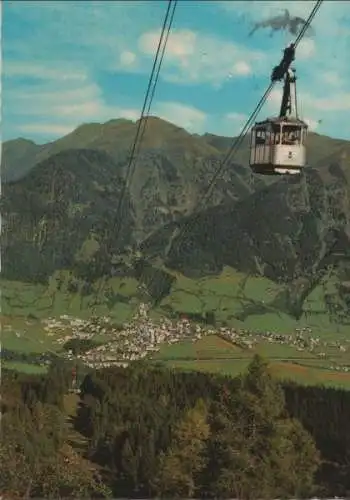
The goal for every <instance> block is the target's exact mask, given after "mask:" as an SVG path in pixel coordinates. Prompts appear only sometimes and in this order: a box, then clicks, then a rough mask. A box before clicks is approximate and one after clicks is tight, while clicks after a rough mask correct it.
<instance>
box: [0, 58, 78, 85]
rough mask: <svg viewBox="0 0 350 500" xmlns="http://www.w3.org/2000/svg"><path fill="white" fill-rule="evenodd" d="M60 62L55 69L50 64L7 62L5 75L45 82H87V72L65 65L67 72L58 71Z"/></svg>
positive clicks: (56, 63) (4, 70)
mask: <svg viewBox="0 0 350 500" xmlns="http://www.w3.org/2000/svg"><path fill="white" fill-rule="evenodd" d="M59 66H60V64H59V62H58V61H56V62H55V67H52V66H50V64H37V63H35V62H27V61H6V62H5V64H4V68H3V75H4V76H8V77H17V76H20V77H23V76H24V77H34V78H39V79H45V80H48V79H50V80H64V81H67V80H69V81H70V80H75V81H85V80H86V79H87V75H86V72H85V71H78V70H77V69H76V68H74V67H70V68H69V67H68V68H67V65H66V64H65V67H66V68H65V71H62V70H61V69H58V67H59Z"/></svg>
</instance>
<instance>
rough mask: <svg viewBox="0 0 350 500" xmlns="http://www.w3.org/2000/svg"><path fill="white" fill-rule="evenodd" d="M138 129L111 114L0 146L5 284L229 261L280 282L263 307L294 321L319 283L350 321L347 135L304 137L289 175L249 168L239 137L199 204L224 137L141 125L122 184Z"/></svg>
mask: <svg viewBox="0 0 350 500" xmlns="http://www.w3.org/2000/svg"><path fill="white" fill-rule="evenodd" d="M136 128H137V122H136V123H135V122H132V121H129V120H124V119H118V120H111V121H109V122H107V123H104V124H99V123H91V124H85V125H82V126H80V127H78V128H77V129H76V130H74V131H73V132H72V133H70V134H68V135H66V136H64V137H62V138H61V139H59V140H57V141H54V142H51V143H48V144H45V145H37V144H35V143H34V142H32V141H28V140H26V139H22V138H21V139H16V140H12V141H8V142H5V143H4V144H3V156H2V178H3V196H2V201H1V203H2V214H3V219H2V224H3V236H2V241H3V277H5V278H7V279H11V280H20V281H30V282H35V281H41V282H45V280H47V278H48V277H49V276H50V275H51V274H52V273H54V272H55V271H56V270H57V269H71V270H72V271H73V272H76V273H82V272H83V274H84V276H87V275H90V276H92V277H93V279H97V278H98V277H100V276H102V275H106V274H108V273H109V272H110V271H111V269H114V270H115V269H118V266H119V268H120V262H121V256H124V258H123V259H122V261H123V263H124V264H125V262H126V261H128V262H129V261H130V258H129V257H130V255H131V256H132V259H131V261H132V262H135V258H136V257H135V256H136V255H137V256H138V257H137V259H138V263H139V262H140V259H141V260H142V262H143V263H147V265H153V266H155V267H157V268H158V269H159V268H162V270H163V271H164V272H166V271H167V270H170V269H172V270H176V271H178V272H180V273H182V274H184V275H187V276H189V277H192V278H193V279H201V278H202V277H203V276H207V275H218V274H219V273H220V272H221V271H222V269H223V268H224V267H225V266H229V267H232V268H234V269H236V270H238V271H241V272H244V273H247V275H254V276H256V275H258V276H259V275H260V276H266V277H267V278H269V279H271V280H272V281H275V282H276V283H280V284H282V285H283V287H284V288H283V293H281V294H280V296H279V297H278V298H277V299H275V306H276V307H278V308H279V309H281V310H283V311H285V312H287V313H288V314H291V315H293V316H294V317H296V318H297V317H300V315H301V311H302V306H303V302H304V300H305V299H306V298H307V297H308V296H309V295H310V293H312V291H313V289H314V288H315V286H319V285H320V283H322V286H323V288H324V300H325V301H326V302H327V307H328V309H329V311H330V313H329V314H331V315H333V316H334V317H335V318H336V321H341V322H344V321H345V322H347V321H349V324H350V142H349V141H344V140H337V139H333V138H330V137H326V136H321V135H318V134H313V133H310V134H309V136H308V142H307V153H308V165H307V167H306V168H305V172H304V173H303V174H302V176H301V177H300V178H297V179H295V178H289V177H277V178H270V177H264V176H258V175H254V174H252V172H251V171H250V169H249V166H248V157H249V139H248V138H247V139H245V140H244V141H243V144H242V146H241V147H240V149H239V150H238V152H237V154H236V155H235V157H234V158H233V159H232V160H231V161H230V162H228V164H227V166H226V167H225V168H224V170H223V172H222V175H220V176H219V178H218V179H217V182H216V183H215V185H214V188H213V190H212V193H211V195H210V198H209V199H208V200H206V202H205V203H204V202H203V196H204V195H205V193H206V191H207V187H208V185H209V183H210V181H211V179H212V177H213V175H214V172H215V170H216V168H217V167H218V166H219V163H220V161H221V160H222V159H223V157H224V155H225V153H226V152H227V150H228V148H229V147H230V146H231V144H232V141H233V138H228V137H219V136H215V135H212V134H204V135H202V136H200V135H197V134H190V133H188V132H187V131H186V130H184V129H182V128H179V127H177V126H175V125H173V124H171V123H169V122H166V121H164V120H161V119H159V118H156V117H150V118H149V119H148V123H147V128H146V132H145V135H144V138H143V142H142V147H141V148H140V150H139V151H138V154H137V159H136V161H135V172H134V176H133V179H132V182H131V184H130V185H128V184H125V176H126V167H127V164H128V159H129V152H130V145H131V144H132V142H133V139H134V137H135V134H136ZM122 194H123V200H124V203H123V204H122V206H120V200H121V197H122ZM121 208H122V209H123V210H122V212H121V210H120V209H121ZM137 259H136V260H137ZM132 265H133V264H132ZM132 265H131V266H132ZM122 267H123V266H122ZM136 267H137V266H136ZM123 269H124V270H125V272H130V262H129V264H128V266H126V267H125V266H124V267H123Z"/></svg>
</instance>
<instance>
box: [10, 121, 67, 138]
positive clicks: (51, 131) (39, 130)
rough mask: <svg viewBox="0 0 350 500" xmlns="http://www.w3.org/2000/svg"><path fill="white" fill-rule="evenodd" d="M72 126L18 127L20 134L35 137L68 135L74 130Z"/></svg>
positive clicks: (32, 125) (28, 125)
mask: <svg viewBox="0 0 350 500" xmlns="http://www.w3.org/2000/svg"><path fill="white" fill-rule="evenodd" d="M74 128H75V127H73V126H72V125H55V124H52V123H27V124H26V123H24V124H23V125H20V126H19V127H18V129H17V130H18V132H23V133H27V134H34V135H43V136H47V135H52V136H61V135H67V134H69V133H70V132H72V131H73V130H74Z"/></svg>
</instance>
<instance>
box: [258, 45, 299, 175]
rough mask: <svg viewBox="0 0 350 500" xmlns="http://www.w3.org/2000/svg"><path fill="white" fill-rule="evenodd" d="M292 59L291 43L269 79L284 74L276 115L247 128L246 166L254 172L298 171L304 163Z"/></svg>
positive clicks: (275, 79)
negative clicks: (249, 139) (249, 131)
mask: <svg viewBox="0 0 350 500" xmlns="http://www.w3.org/2000/svg"><path fill="white" fill-rule="evenodd" d="M293 59H294V45H293V44H291V45H290V46H289V47H287V49H285V51H284V57H283V59H282V61H281V63H280V64H279V66H276V67H275V68H274V70H273V72H272V77H271V80H272V81H273V82H274V81H277V80H282V78H284V87H283V96H282V103H281V109H280V114H279V117H275V118H268V119H266V120H264V121H262V122H256V123H255V125H254V126H253V127H252V130H251V145H250V167H251V169H252V170H253V172H255V173H257V174H264V175H283V174H294V175H295V174H300V172H301V170H302V169H303V168H304V167H305V164H306V151H305V139H306V136H307V128H308V127H307V124H306V123H305V122H303V121H302V120H300V119H299V118H298V109H297V95H296V76H295V70H294V69H289V66H290V63H291V62H292V60H293Z"/></svg>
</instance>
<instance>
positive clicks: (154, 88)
mask: <svg viewBox="0 0 350 500" xmlns="http://www.w3.org/2000/svg"><path fill="white" fill-rule="evenodd" d="M177 2H178V0H174V3H173V4H172V12H171V14H170V21H169V26H168V28H167V32H166V35H165V40H164V44H163V47H162V52H161V56H160V59H159V63H158V67H157V70H156V75H155V78H154V83H153V88H152V93H151V96H150V99H149V101H148V107H147V110H146V115H145V118H144V120H143V129H142V132H141V135H140V139H139V143H138V148H137V151H136V153H135V158H137V157H138V155H139V153H140V149H141V145H142V141H143V137H144V135H145V132H146V127H147V122H148V118H149V114H150V111H151V106H152V103H153V99H154V94H155V91H156V88H157V83H158V79H159V73H160V69H161V66H162V63H163V59H164V55H165V50H166V46H167V43H168V38H169V35H170V31H171V27H172V24H173V21H174V15H175V9H176V6H177ZM157 54H158V51H157ZM135 167H136V161H134V163H133V170H132V174H131V177H132V176H133V175H134V172H135Z"/></svg>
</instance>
